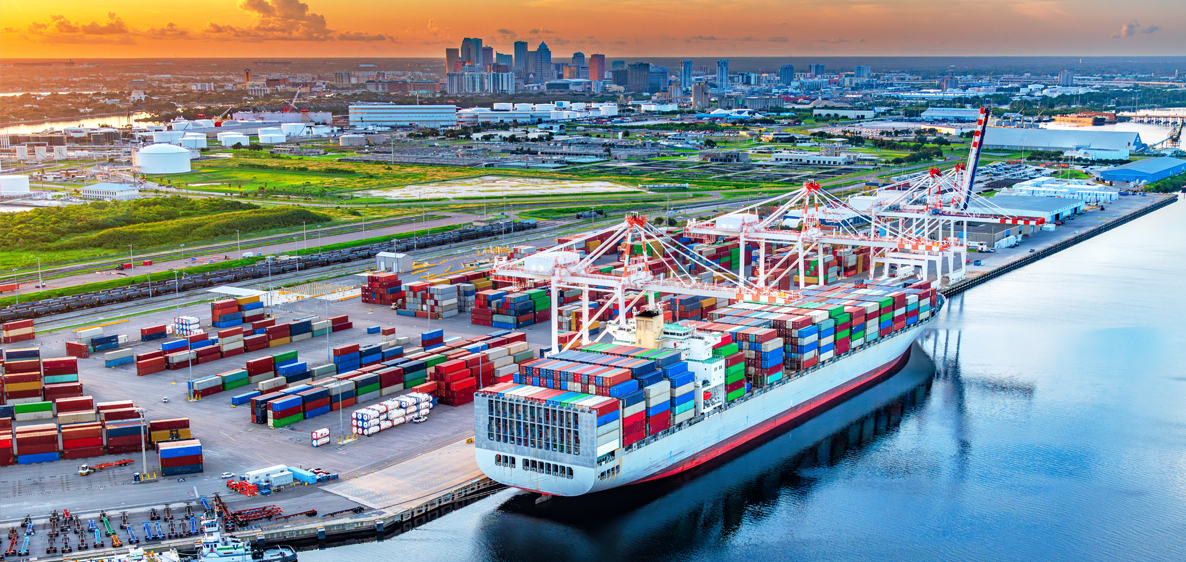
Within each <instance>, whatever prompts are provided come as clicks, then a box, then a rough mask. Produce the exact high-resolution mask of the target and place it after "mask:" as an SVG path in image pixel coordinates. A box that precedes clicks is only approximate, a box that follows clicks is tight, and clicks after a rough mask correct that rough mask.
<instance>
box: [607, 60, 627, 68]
mask: <svg viewBox="0 0 1186 562" xmlns="http://www.w3.org/2000/svg"><path fill="white" fill-rule="evenodd" d="M625 68H626V61H624V60H616V61H614V62H611V63H610V67H609V69H610V70H625Z"/></svg>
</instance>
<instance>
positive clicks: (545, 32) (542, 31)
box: [527, 28, 556, 35]
mask: <svg viewBox="0 0 1186 562" xmlns="http://www.w3.org/2000/svg"><path fill="white" fill-rule="evenodd" d="M527 33H528V34H529V35H555V34H556V32H555V31H552V30H551V29H543V28H539V29H533V30H531V31H528V32H527Z"/></svg>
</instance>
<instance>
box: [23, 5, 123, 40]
mask: <svg viewBox="0 0 1186 562" xmlns="http://www.w3.org/2000/svg"><path fill="white" fill-rule="evenodd" d="M26 31H28V33H29V34H30V35H32V36H33V37H34V38H35V39H36V40H38V41H41V42H43V43H60V44H83V43H90V44H96V43H97V44H115V45H133V44H135V43H136V40H135V39H133V37H132V36H133V35H134V34H133V32H132V30H131V29H129V28H128V24H126V23H124V20H122V19H120V17H119V16H116V15H115V13H114V12H108V13H107V21H106V22H103V23H99V22H96V21H93V20H92V21H91V22H90V23H74V22H72V21H70V20H69V19H67V18H66V16H60V15H52V16H50V17H49V21H47V22H33V23H30V24H29V26H28V27H27V28H26Z"/></svg>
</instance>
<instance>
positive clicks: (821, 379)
mask: <svg viewBox="0 0 1186 562" xmlns="http://www.w3.org/2000/svg"><path fill="white" fill-rule="evenodd" d="M926 323H927V322H925V321H924V322H919V323H918V324H915V325H914V326H912V327H911V328H910V329H907V330H903V331H900V332H898V333H896V334H892V335H891V336H890V337H887V338H883V339H880V340H877V341H875V342H874V343H870V344H866V345H864V346H861V347H860V348H859V349H858V350H856V351H855V352H851V353H849V354H847V355H845V356H843V357H842V358H839V359H838V360H833V361H831V362H829V363H827V364H825V365H823V366H821V367H817V368H816V369H814V370H812V371H811V372H808V373H806V374H803V375H801V376H799V377H797V378H795V379H793V380H790V381H787V382H785V383H783V384H779V385H774V386H771V387H769V388H767V389H762V390H761V391H759V392H755V393H753V394H751V395H748V396H747V397H745V398H743V399H741V400H739V401H738V402H735V403H733V404H732V406H731V407H729V408H725V409H722V410H718V411H715V412H712V413H710V414H709V415H706V416H700V417H698V418H694V419H693V422H689V424H688V425H686V426H685V427H683V428H681V429H679V430H678V431H671V432H670V433H668V434H667V435H660V436H656V437H651V438H648V440H650V442H649V443H648V442H647V441H646V440H644V442H642V443H640V444H636V445H635V446H634V447H633V448H632V449H630V450H619V451H618V453H619V455H618V456H617V458H616V459H614V460H612V461H610V462H607V463H603V464H601V465H597V466H594V467H574V469H573V470H574V473H573V477H572V478H567V477H560V476H552V475H545V474H541V473H539V472H531V471H526V470H519V469H515V468H509V467H506V466H499V465H497V463H496V462H495V453H496V452H495V451H492V450H489V449H484V448H478V449H477V450H476V458H477V463H478V467H479V468H480V469H481V470H482V471H483V472H484V473H485V474H486V475H487V476H489V477H490V478H492V479H494V480H496V481H498V482H501V483H503V484H506V485H508V486H514V487H517V488H522V489H524V490H528V491H533V492H539V493H542V494H547V495H558V496H579V495H584V494H589V493H593V492H599V491H604V490H609V489H613V488H619V487H622V486H627V485H631V484H638V483H641V482H647V481H651V480H656V479H659V478H666V477H669V476H673V475H676V474H679V473H681V472H684V471H687V470H690V469H693V468H695V467H697V466H700V465H703V464H705V463H708V462H712V461H714V460H717V459H721V460H723V459H725V458H728V457H731V456H732V455H734V454H738V453H740V452H741V451H742V450H744V449H745V448H746V445H747V444H756V442H757V440H759V439H760V438H761V437H762V436H764V435H768V434H771V433H774V432H777V431H779V430H783V429H785V428H787V427H792V426H794V425H797V424H800V423H802V422H804V421H806V420H807V419H810V418H811V417H813V416H815V415H818V414H820V413H822V412H824V411H826V410H827V409H828V408H830V407H832V406H834V405H836V404H838V403H840V402H843V401H844V400H846V399H847V398H849V397H851V396H853V395H855V394H857V393H860V392H861V391H862V390H864V389H866V388H868V387H870V386H872V385H875V384H876V383H877V382H878V381H881V380H883V379H885V378H887V377H889V376H891V375H893V374H894V373H896V372H898V371H899V370H901V368H902V367H903V366H904V365H905V364H906V362H907V361H908V360H909V358H910V346H911V345H912V344H913V342H914V338H915V336H916V335H917V334H918V331H919V328H921V327H922V326H923V325H924V324H926ZM640 445H641V446H640Z"/></svg>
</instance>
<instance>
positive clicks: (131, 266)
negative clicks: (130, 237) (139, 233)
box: [128, 244, 136, 269]
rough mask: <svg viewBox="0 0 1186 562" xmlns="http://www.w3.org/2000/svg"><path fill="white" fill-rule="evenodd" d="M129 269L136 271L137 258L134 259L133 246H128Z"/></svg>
mask: <svg viewBox="0 0 1186 562" xmlns="http://www.w3.org/2000/svg"><path fill="white" fill-rule="evenodd" d="M128 269H136V258H134V257H132V245H131V244H128Z"/></svg>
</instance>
